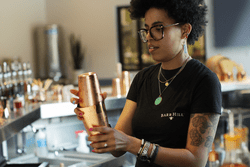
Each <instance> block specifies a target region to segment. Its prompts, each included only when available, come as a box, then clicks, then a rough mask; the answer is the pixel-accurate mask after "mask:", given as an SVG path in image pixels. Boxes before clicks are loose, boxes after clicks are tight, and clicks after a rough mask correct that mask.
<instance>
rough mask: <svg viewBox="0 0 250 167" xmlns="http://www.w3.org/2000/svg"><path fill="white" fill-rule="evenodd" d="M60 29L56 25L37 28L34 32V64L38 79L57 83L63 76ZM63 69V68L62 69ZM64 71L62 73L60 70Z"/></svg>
mask: <svg viewBox="0 0 250 167" xmlns="http://www.w3.org/2000/svg"><path fill="white" fill-rule="evenodd" d="M61 38H62V29H61V28H60V27H59V26H58V25H56V24H50V25H46V26H40V27H37V28H36V30H35V42H36V55H35V59H36V64H37V70H36V71H37V73H36V75H38V78H41V79H47V78H51V79H53V80H54V81H59V79H61V78H63V77H64V75H65V71H66V69H64V62H62V60H64V58H63V51H62V50H61V49H63V47H62V46H61V45H62V41H63V40H62V39H61ZM62 67H63V68H62ZM62 69H64V71H63V70H62Z"/></svg>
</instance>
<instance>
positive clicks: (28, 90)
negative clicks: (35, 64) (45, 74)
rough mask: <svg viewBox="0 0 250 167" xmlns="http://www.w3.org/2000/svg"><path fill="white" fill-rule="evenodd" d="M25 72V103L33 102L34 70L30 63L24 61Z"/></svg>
mask: <svg viewBox="0 0 250 167" xmlns="http://www.w3.org/2000/svg"><path fill="white" fill-rule="evenodd" d="M23 72H24V90H25V93H24V96H25V103H27V104H29V103H31V101H32V99H33V91H32V76H31V75H32V70H31V68H30V63H29V62H28V63H23Z"/></svg>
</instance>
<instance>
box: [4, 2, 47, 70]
mask: <svg viewBox="0 0 250 167" xmlns="http://www.w3.org/2000/svg"><path fill="white" fill-rule="evenodd" d="M45 6H46V3H45V0H37V1H34V0H1V1H0V62H1V61H2V60H3V59H7V58H14V57H19V58H20V59H21V61H30V62H33V61H34V56H33V55H34V45H33V34H32V29H33V27H35V26H36V25H39V24H45V23H46V15H45V12H46V10H45ZM32 65H33V69H34V63H32Z"/></svg>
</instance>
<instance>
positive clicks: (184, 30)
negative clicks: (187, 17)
mask: <svg viewBox="0 0 250 167" xmlns="http://www.w3.org/2000/svg"><path fill="white" fill-rule="evenodd" d="M191 31H192V25H191V24H190V23H185V24H183V25H182V26H181V33H182V35H181V39H184V38H188V35H189V34H190V33H191Z"/></svg>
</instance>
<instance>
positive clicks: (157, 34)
mask: <svg viewBox="0 0 250 167" xmlns="http://www.w3.org/2000/svg"><path fill="white" fill-rule="evenodd" d="M149 31H150V35H151V37H152V38H153V39H154V40H156V41H157V40H160V39H162V37H163V28H162V27H159V26H157V27H152V28H151V29H150V30H149ZM139 34H140V37H141V40H142V41H143V42H147V31H146V30H140V31H139Z"/></svg>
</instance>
